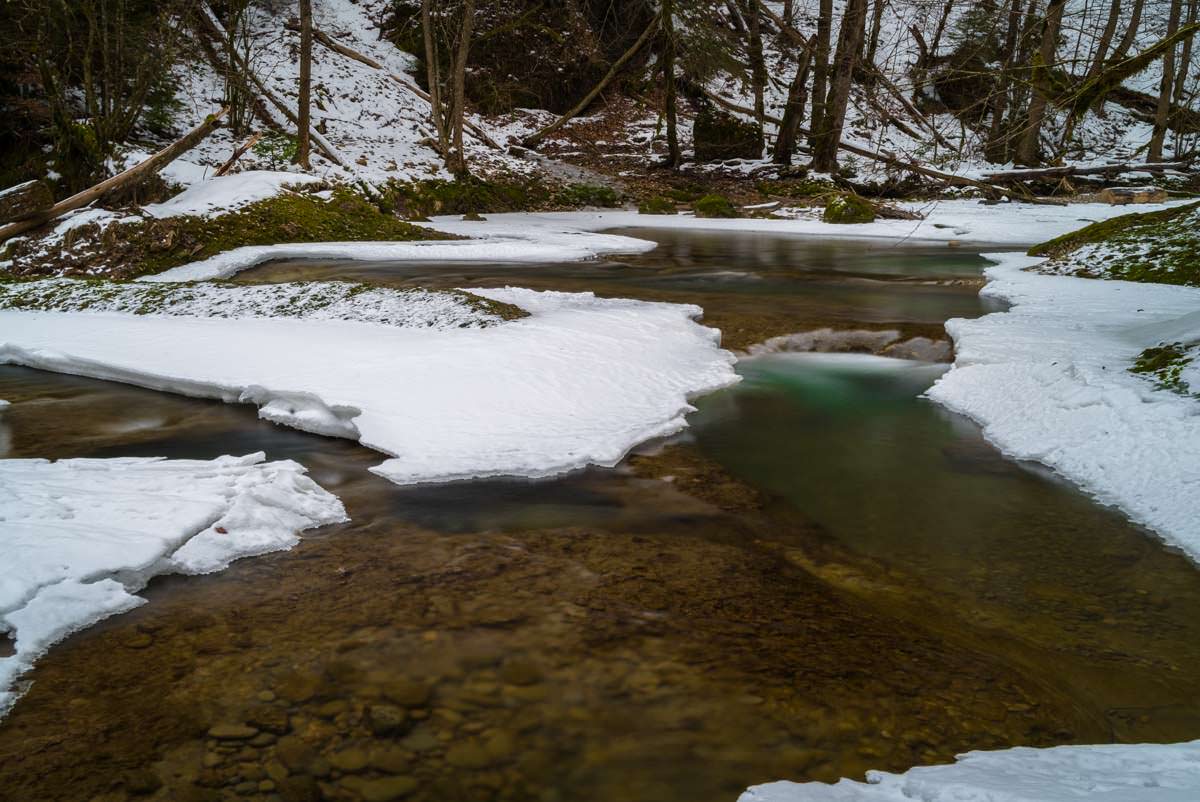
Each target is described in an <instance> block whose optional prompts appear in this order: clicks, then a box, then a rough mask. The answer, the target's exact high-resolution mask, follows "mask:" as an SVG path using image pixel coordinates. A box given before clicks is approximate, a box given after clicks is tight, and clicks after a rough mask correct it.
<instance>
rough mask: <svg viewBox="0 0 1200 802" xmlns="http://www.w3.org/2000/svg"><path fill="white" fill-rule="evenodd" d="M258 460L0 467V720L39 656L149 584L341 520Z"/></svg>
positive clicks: (337, 509) (310, 491)
mask: <svg viewBox="0 0 1200 802" xmlns="http://www.w3.org/2000/svg"><path fill="white" fill-rule="evenodd" d="M265 460H266V457H265V455H264V454H262V453H257V454H251V455H248V456H244V457H220V458H218V459H215V460H167V459H161V458H151V459H144V458H127V459H67V460H59V461H57V462H50V461H47V460H40V459H13V460H0V553H3V554H4V561H3V563H0V631H7V632H8V633H9V635H10V637H13V638H14V639H15V653H14V654H12V655H11V656H8V657H4V658H0V714H2V713H3V712H5V711H6V710H7V709H8V708H9V707H10V706H11V705H12V704H13V703H14V702H15V701H16V699H17V698H18V696H19V695H20V693H21V692H22V691H21V689H20V688H18V687H15V685H14V683H16V681H17V678H18V677H19V675H20V674H21V673H23V672H24V671H27V670H28V669H29V668H30V667H31V666H32V665H33V662H34V661H35V660H36V659H37V658H38V657H39V656H41V655H42V654H43V653H44V652H45V651H46V649H48V648H49V647H50V646H51V645H53V644H54V643H56V642H57V641H59V640H62V639H63V638H65V637H66V636H67V635H69V634H71V633H72V632H75V631H77V630H79V629H82V628H84V627H86V626H88V625H90V624H92V623H95V622H96V621H98V620H100V619H102V618H105V617H107V616H109V615H113V614H115V613H118V612H123V611H125V610H128V609H131V608H133V607H136V606H138V605H140V604H143V603H144V601H145V600H144V599H141V598H139V597H137V596H134V595H133V594H134V593H136V592H137V591H138V590H140V589H141V588H142V587H144V586H145V584H146V583H147V582H148V581H149V579H150V578H151V577H153V576H155V575H158V574H162V573H170V572H176V573H187V574H203V573H210V572H213V571H219V570H221V569H222V568H224V567H226V566H227V565H229V563H230V562H232V561H233V560H235V559H238V558H240V557H247V556H252V555H257V554H263V553H266V552H269V551H278V550H281V549H287V548H291V547H292V546H293V545H295V544H296V543H297V542H298V540H299V538H298V536H297V533H298V532H300V531H302V530H304V529H309V528H312V527H315V526H322V525H325V524H330V523H336V522H339V521H345V520H347V519H346V513H345V510H344V509H343V507H342V504H341V502H340V501H338V499H337V498H336V497H334V496H332V495H330V494H329V493H327V492H326V491H324V490H323V489H321V488H320V487H319V486H318V485H317V484H316V483H315V482H313V481H312V480H311V479H309V478H308V477H306V476H305V475H304V473H305V469H304V468H303V467H302V466H300V465H299V464H297V463H295V462H292V461H290V460H289V461H283V462H266V461H265Z"/></svg>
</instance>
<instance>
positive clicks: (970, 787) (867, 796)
mask: <svg viewBox="0 0 1200 802" xmlns="http://www.w3.org/2000/svg"><path fill="white" fill-rule="evenodd" d="M1081 799H1087V800H1090V801H1091V802H1195V800H1196V799H1200V741H1191V742H1190V743H1181V744H1163V745H1160V744H1135V745H1103V746H1056V747H1054V748H1052V749H1031V748H1029V747H1018V748H1015V749H1003V750H999V751H995V752H968V753H966V754H965V755H959V757H958V762H956V763H954V764H952V765H944V766H919V767H917V768H914V769H909V770H908V771H906V772H905V773H904V774H890V773H887V772H882V771H871V772H868V773H867V781H866V782H865V783H861V782H854V781H852V780H845V779H843V780H839V781H838V782H837V783H836V784H834V785H826V784H825V783H815V782H813V783H793V782H774V783H767V784H765V785H756V786H753V787H751V788H749V789H747V790H746V792H745V793H743V794H742V795H741V796H740V797H739V798H738V802H913V800H920V802H1078V801H1079V800H1081Z"/></svg>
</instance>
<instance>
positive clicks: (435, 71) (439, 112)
mask: <svg viewBox="0 0 1200 802" xmlns="http://www.w3.org/2000/svg"><path fill="white" fill-rule="evenodd" d="M421 33H422V37H423V38H424V41H425V78H426V80H427V81H428V82H429V116H430V117H432V118H433V127H434V130H435V131H437V138H438V150H439V151H441V154H442V158H443V159H445V158H447V157H448V155H449V153H450V137H449V136H448V135H447V132H446V115H445V112H444V111H443V108H442V76H441V68H440V67H439V66H438V58H439V55H438V46H437V32H436V31H435V30H434V26H433V0H421Z"/></svg>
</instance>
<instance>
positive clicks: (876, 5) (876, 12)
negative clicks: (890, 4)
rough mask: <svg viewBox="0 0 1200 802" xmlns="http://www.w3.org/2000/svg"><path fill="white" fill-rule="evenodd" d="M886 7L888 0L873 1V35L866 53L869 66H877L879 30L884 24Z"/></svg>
mask: <svg viewBox="0 0 1200 802" xmlns="http://www.w3.org/2000/svg"><path fill="white" fill-rule="evenodd" d="M886 7H887V0H873V2H872V3H871V36H870V41H869V42H868V44H867V55H866V62H867V66H868V67H874V66H875V56H876V55H877V54H878V53H879V31H880V27H881V26H882V25H883V10H884V9H885V8H886Z"/></svg>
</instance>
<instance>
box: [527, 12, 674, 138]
mask: <svg viewBox="0 0 1200 802" xmlns="http://www.w3.org/2000/svg"><path fill="white" fill-rule="evenodd" d="M661 19H662V17H661V16H655V18H654V19H653V20H652V21H651V22H650V24H649V25H647V26H646V30H644V31H642V35H641V36H639V37H638V40H637V41H636V42H634V43H633V45H632V46H631V47H630V48H629V49H628V50H626V51H625V52H624V53H622V54H621V57H620V58H619V59H617V60H616V61H614V62H613V64H612V66H611V67H609V68H608V72H606V73H605V74H604V77H603V78H601V79H600V82H599V83H597V84H596V85H595V86H594V87H592V91H590V92H588V93H587V94H586V95H584V96H583V100H580V101H579V102H578V103H576V104H575V105H574V106H572V107H571V108H570V109H569V110H568V111H567V112H566V113H565V114H563V115H562V116H561V117H559V118H558V119H557V120H555V121H554V122H552V123H550V124H549V125H547V126H546V127H545V128H543V129H542V130H540V131H536V132H534V133H532V134H530V135H529V136H527V137H525V138H524V139H522V140H521V145H522V146H523V147H526V148H534V147H537V145H538V143H540V142H541V141H542V140H543V139H545V138H546V137H547V136H549V135H550V134H552V133H554V132H555V131H557V130H558V129H559V128H561V127H562V126H563V125H565V124H566V123H567V122H568V121H569V120H571V119H573V118H574V117H575V116H576V115H578V114H579V113H580V112H582V111H583V110H584V109H586V108H587V107H588V106H590V105H591V104H592V101H593V100H595V99H596V97H597V95H599V94H600V93H601V92H603V91H604V87H606V86H608V85H609V83H610V82H612V79H613V78H616V77H617V74H618V73H620V72H621V70H622V69H624V68H625V65H626V64H628V63H629V60H630V59H632V58H633V57H634V56H635V55H637V52H638V51H639V50H641V49H642V47H643V46H644V45H645V44H646V42H648V41H650V37H651V36H653V35H654V32H655V31H657V30H658V24H659V20H661Z"/></svg>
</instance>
